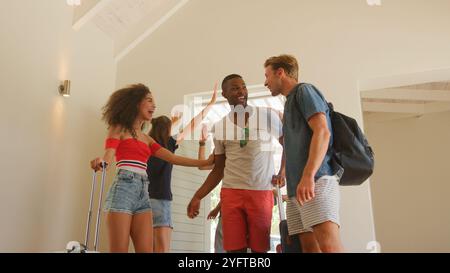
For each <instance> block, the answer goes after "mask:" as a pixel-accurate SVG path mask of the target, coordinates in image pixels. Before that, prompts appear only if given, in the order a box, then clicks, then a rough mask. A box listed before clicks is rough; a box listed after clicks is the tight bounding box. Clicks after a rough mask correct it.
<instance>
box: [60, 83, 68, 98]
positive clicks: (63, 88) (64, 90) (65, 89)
mask: <svg viewBox="0 0 450 273" xmlns="http://www.w3.org/2000/svg"><path fill="white" fill-rule="evenodd" d="M58 89H59V94H61V95H63V96H64V97H70V81H69V80H65V81H63V82H61V84H60V85H59V88H58Z"/></svg>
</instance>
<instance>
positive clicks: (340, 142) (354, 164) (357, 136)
mask: <svg viewBox="0 0 450 273" xmlns="http://www.w3.org/2000/svg"><path fill="white" fill-rule="evenodd" d="M328 107H329V108H330V118H331V124H332V127H333V145H332V157H331V165H332V167H333V169H334V170H335V172H336V173H337V174H338V176H339V177H340V180H339V185H341V186H354V185H360V184H361V183H363V182H364V181H366V180H367V178H369V177H370V176H371V175H372V173H373V169H374V164H375V161H374V156H373V151H372V148H371V147H370V145H369V142H368V141H367V139H366V137H365V136H364V134H363V132H362V130H361V129H360V128H359V126H358V123H357V122H356V120H354V119H353V118H351V117H348V116H346V115H344V114H341V113H339V112H335V111H334V107H333V104H331V103H328Z"/></svg>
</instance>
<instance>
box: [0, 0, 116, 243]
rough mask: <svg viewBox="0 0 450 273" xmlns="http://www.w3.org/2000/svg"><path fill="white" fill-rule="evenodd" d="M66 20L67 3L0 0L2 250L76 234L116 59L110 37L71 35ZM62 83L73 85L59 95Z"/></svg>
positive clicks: (80, 235) (86, 32)
mask: <svg viewBox="0 0 450 273" xmlns="http://www.w3.org/2000/svg"><path fill="white" fill-rule="evenodd" d="M72 19H73V8H71V7H69V6H68V5H67V4H66V1H54V0H39V1H35V0H20V1H2V7H1V9H0V31H1V32H0V37H1V43H0V60H1V62H0V92H1V100H0V111H1V114H0V128H1V132H2V133H1V141H0V150H1V156H2V157H1V159H0V165H1V169H2V177H1V178H0V183H1V186H2V190H1V191H0V214H1V215H2V219H3V220H2V221H1V224H0V252H47V251H58V250H63V249H64V248H65V244H66V243H67V242H68V241H70V240H84V226H85V221H86V212H87V207H88V195H89V191H90V181H91V172H90V169H89V165H88V162H89V160H90V159H91V158H93V157H94V156H96V155H99V154H100V153H101V152H102V150H103V149H102V146H103V139H104V134H105V132H106V129H105V125H104V124H103V123H102V122H100V115H101V113H100V111H101V110H100V108H101V106H102V105H103V104H104V103H105V102H106V100H107V98H108V96H109V94H110V93H111V92H112V91H113V89H114V79H115V63H114V61H113V45H112V42H111V41H110V40H109V39H108V38H107V37H105V36H104V35H103V33H101V32H100V31H99V30H97V28H96V27H94V26H93V25H90V24H88V25H86V26H85V27H83V28H82V29H81V30H80V31H79V32H75V31H73V30H72V28H71V24H72ZM64 79H70V80H71V81H72V90H71V92H72V95H71V97H70V98H67V99H65V98H63V97H61V96H60V95H59V94H58V89H57V87H58V85H59V81H60V80H64ZM109 177H110V178H111V176H109ZM103 224H104V223H103ZM103 227H105V225H103ZM105 236H106V233H105V232H103V237H102V245H101V246H102V249H107V244H106V243H105V240H104V238H105Z"/></svg>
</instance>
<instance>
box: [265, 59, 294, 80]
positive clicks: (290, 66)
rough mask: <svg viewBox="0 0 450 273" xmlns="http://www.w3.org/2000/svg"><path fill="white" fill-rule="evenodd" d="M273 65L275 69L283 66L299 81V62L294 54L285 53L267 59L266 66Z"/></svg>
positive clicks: (286, 71) (290, 75) (288, 73)
mask: <svg viewBox="0 0 450 273" xmlns="http://www.w3.org/2000/svg"><path fill="white" fill-rule="evenodd" d="M268 66H272V69H273V70H278V68H283V69H284V72H285V73H286V74H287V75H288V76H289V77H290V78H293V79H295V80H297V81H298V62H297V59H295V57H294V56H292V55H287V54H283V55H280V56H273V57H270V58H269V59H267V60H266V62H265V63H264V67H268Z"/></svg>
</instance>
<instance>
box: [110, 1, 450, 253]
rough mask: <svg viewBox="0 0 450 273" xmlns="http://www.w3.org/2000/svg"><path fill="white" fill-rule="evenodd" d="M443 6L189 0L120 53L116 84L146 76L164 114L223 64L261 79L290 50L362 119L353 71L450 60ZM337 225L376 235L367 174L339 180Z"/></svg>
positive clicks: (357, 236)
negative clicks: (359, 182) (362, 180)
mask: <svg viewBox="0 0 450 273" xmlns="http://www.w3.org/2000/svg"><path fill="white" fill-rule="evenodd" d="M448 10H450V2H449V1H447V0H433V1H422V0H396V1H383V5H382V6H381V7H369V6H368V5H367V4H366V1H363V0H346V1H328V0H316V1H309V0H283V1H272V0H247V1H240V0H226V1H225V0H208V1H206V0H191V1H189V2H188V4H187V5H186V6H184V7H183V8H182V9H180V10H179V11H178V13H177V14H175V15H174V16H173V17H172V18H171V19H170V20H168V21H167V22H166V23H165V24H164V25H162V26H161V28H160V29H158V30H157V31H156V32H154V33H153V34H152V36H150V37H149V38H148V39H146V40H145V41H144V42H143V43H142V44H140V45H139V46H138V47H136V48H135V49H134V50H133V51H132V52H131V53H130V54H129V55H128V56H126V57H125V58H124V59H122V61H121V62H120V63H119V64H118V74H117V85H118V86H122V85H124V84H128V83H132V82H144V83H146V84H148V85H149V86H150V88H151V89H152V90H153V92H154V94H155V97H156V102H157V104H158V107H159V108H158V113H157V114H167V113H168V112H169V111H170V109H171V107H172V106H173V105H175V104H178V103H182V102H183V101H182V98H183V95H185V94H188V93H191V92H199V91H205V90H211V89H212V85H213V83H214V81H216V80H221V79H222V78H223V77H224V76H226V75H227V74H229V73H241V74H242V75H243V76H244V78H245V79H246V81H247V84H248V85H253V84H261V83H263V81H264V75H263V67H262V64H263V63H264V61H265V59H266V58H267V57H269V56H273V55H278V54H281V53H291V54H294V55H296V56H297V57H298V59H299V61H300V65H301V80H302V81H308V82H312V83H314V84H316V85H317V86H318V87H319V88H320V89H321V90H322V91H323V92H324V93H325V95H326V97H327V98H328V99H329V100H331V101H333V102H334V103H335V106H336V108H337V110H340V111H342V112H344V113H346V114H349V115H351V116H354V117H356V118H357V119H358V120H359V121H362V115H361V110H360V97H359V93H358V87H357V86H358V81H360V80H366V79H371V78H376V77H381V76H389V75H397V74H407V73H413V72H420V71H425V70H432V69H438V68H445V67H450V50H448V49H449V45H450V16H448ZM342 234H343V239H344V244H345V247H346V248H347V250H349V251H354V252H364V251H367V250H366V244H367V243H368V242H369V241H371V240H373V239H374V225H373V221H372V208H371V203H370V190H369V184H368V183H366V184H364V185H363V186H361V187H351V188H342Z"/></svg>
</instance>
